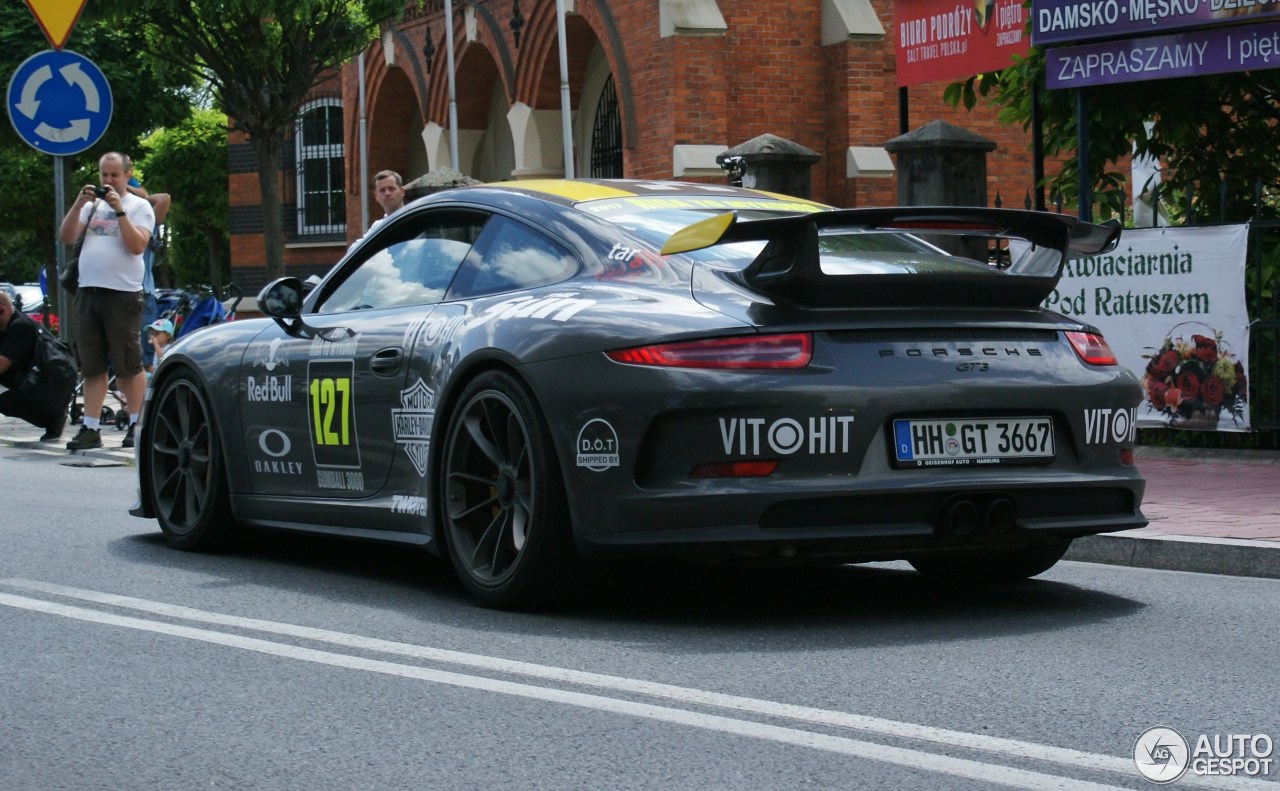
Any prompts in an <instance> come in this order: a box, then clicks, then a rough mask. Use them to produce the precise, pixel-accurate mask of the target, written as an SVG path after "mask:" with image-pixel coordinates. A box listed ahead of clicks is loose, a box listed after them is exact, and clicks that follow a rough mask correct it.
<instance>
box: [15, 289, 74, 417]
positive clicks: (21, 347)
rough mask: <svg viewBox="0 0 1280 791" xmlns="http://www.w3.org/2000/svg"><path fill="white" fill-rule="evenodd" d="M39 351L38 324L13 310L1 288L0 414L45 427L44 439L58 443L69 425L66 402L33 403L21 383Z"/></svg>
mask: <svg viewBox="0 0 1280 791" xmlns="http://www.w3.org/2000/svg"><path fill="white" fill-rule="evenodd" d="M35 353H36V323H35V322H34V321H32V320H31V319H30V318H28V317H26V316H24V315H22V314H21V313H19V312H17V311H16V310H14V309H13V300H11V299H9V295H8V294H6V293H5V292H3V291H0V385H4V386H5V387H7V388H9V389H8V390H5V391H4V392H2V393H0V414H4V415H8V416H9V417H16V418H21V419H23V420H25V421H27V422H28V423H31V424H32V425H35V426H39V427H40V428H42V429H44V436H42V437H41V438H40V441H41V442H56V441H57V440H59V439H61V438H62V430H63V428H65V427H66V425H67V404H66V402H63V403H62V404H61V405H60V407H52V406H50V405H49V404H33V403H31V402H30V401H28V400H27V399H25V398H23V396H22V393H21V392H20V391H19V388H18V385H19V384H20V383H21V382H22V377H24V376H26V375H27V371H28V370H30V369H31V363H32V360H33V359H34V357H35Z"/></svg>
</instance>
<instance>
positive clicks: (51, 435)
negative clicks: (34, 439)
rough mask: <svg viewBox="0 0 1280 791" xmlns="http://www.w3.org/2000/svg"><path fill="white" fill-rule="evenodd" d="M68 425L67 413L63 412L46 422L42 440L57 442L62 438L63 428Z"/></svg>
mask: <svg viewBox="0 0 1280 791" xmlns="http://www.w3.org/2000/svg"><path fill="white" fill-rule="evenodd" d="M66 427H67V413H66V412H63V413H62V414H61V415H58V416H57V417H55V418H54V419H53V420H50V421H49V422H48V423H46V424H45V427H44V434H43V435H42V436H41V437H40V441H41V442H57V441H58V440H60V439H62V430H63V429H65V428H66Z"/></svg>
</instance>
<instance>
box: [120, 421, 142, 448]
mask: <svg viewBox="0 0 1280 791" xmlns="http://www.w3.org/2000/svg"><path fill="white" fill-rule="evenodd" d="M137 425H138V424H137V423H130V424H129V430H128V431H126V432H125V434H124V439H122V440H120V447H122V448H132V447H133V429H134V427H136V426H137Z"/></svg>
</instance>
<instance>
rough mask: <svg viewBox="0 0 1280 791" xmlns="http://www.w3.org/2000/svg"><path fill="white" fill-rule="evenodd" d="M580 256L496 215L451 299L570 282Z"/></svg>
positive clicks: (450, 295)
mask: <svg viewBox="0 0 1280 791" xmlns="http://www.w3.org/2000/svg"><path fill="white" fill-rule="evenodd" d="M578 266H579V262H578V259H577V257H575V256H574V255H573V253H571V252H569V250H568V249H567V248H566V247H564V246H563V245H561V244H560V243H558V242H556V241H555V240H553V239H552V238H551V237H549V236H547V235H546V234H544V233H542V232H540V231H538V230H537V229H535V228H532V227H530V226H527V225H525V224H524V223H521V222H517V221H515V220H512V219H510V218H507V217H499V216H495V217H493V219H492V220H490V222H489V225H488V226H486V227H485V232H484V235H483V236H482V237H481V238H480V239H479V240H478V241H477V242H476V246H475V249H474V251H473V252H472V254H471V256H469V257H468V259H467V264H466V266H465V267H463V269H462V271H461V272H459V273H458V277H457V279H456V280H455V281H454V284H453V287H452V289H451V290H450V292H449V298H450V299H462V298H466V297H477V296H482V295H484V294H498V293H501V292H504V291H515V290H518V289H525V288H536V287H538V286H546V285H550V284H552V283H559V282H560V281H562V280H567V279H568V278H570V277H572V276H573V275H574V273H576V272H577V271H578Z"/></svg>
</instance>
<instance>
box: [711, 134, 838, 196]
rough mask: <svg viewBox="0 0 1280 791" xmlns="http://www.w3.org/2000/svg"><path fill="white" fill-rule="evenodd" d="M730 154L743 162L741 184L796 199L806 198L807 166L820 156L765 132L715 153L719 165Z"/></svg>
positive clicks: (811, 164) (722, 165)
mask: <svg viewBox="0 0 1280 791" xmlns="http://www.w3.org/2000/svg"><path fill="white" fill-rule="evenodd" d="M731 157H741V158H742V161H743V163H744V164H745V165H746V171H745V172H744V173H743V175H742V186H744V187H749V188H751V189H758V190H767V191H769V192H777V193H781V194H783V195H792V196H794V197H797V198H808V197H809V169H810V168H812V167H813V164H814V163H815V162H817V161H818V160H819V159H822V155H821V154H819V153H817V152H816V151H813V150H811V149H808V148H805V147H804V146H802V145H800V144H799V143H795V142H792V141H790V140H786V139H784V138H781V137H778V136H777V135H769V134H764V135H760V136H759V137H753V138H752V139H750V140H748V141H747V142H745V143H742V144H739V145H736V146H734V147H733V148H731V149H729V150H728V151H725V152H724V153H723V154H719V155H718V156H716V163H717V164H719V165H720V166H721V167H724V166H725V163H726V161H727V160H729V158H731Z"/></svg>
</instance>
